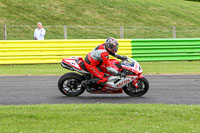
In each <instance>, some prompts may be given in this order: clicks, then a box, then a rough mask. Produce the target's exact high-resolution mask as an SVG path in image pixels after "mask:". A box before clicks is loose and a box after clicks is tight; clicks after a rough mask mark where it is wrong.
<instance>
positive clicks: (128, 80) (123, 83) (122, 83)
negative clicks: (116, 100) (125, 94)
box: [117, 79, 130, 87]
mask: <svg viewBox="0 0 200 133" xmlns="http://www.w3.org/2000/svg"><path fill="white" fill-rule="evenodd" d="M128 82H130V79H127V80H125V81H123V82H121V83H119V84H117V87H120V86H123V85H125V84H127V83H128Z"/></svg>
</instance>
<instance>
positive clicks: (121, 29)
mask: <svg viewBox="0 0 200 133" xmlns="http://www.w3.org/2000/svg"><path fill="white" fill-rule="evenodd" d="M120 38H121V39H123V38H124V26H123V25H121V26H120Z"/></svg>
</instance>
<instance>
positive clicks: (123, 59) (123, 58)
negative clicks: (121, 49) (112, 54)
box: [117, 55, 127, 61]
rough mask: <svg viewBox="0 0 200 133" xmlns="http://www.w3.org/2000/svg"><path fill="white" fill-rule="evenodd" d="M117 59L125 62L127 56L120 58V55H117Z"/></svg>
mask: <svg viewBox="0 0 200 133" xmlns="http://www.w3.org/2000/svg"><path fill="white" fill-rule="evenodd" d="M117 58H118V59H120V60H122V61H125V60H127V56H120V55H117Z"/></svg>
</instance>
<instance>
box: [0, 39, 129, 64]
mask: <svg viewBox="0 0 200 133" xmlns="http://www.w3.org/2000/svg"><path fill="white" fill-rule="evenodd" d="M103 42H104V39H102V40H97V39H95V40H48V41H46V40H45V41H35V40H33V41H0V64H35V63H59V62H61V59H63V58H68V57H71V56H81V57H85V55H86V54H87V53H89V52H90V51H91V50H92V49H94V48H95V47H96V46H98V45H99V44H102V43H103ZM119 43H120V51H119V54H123V55H127V56H130V57H131V56H132V51H131V40H119Z"/></svg>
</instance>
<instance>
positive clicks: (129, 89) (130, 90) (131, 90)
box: [123, 77, 149, 97]
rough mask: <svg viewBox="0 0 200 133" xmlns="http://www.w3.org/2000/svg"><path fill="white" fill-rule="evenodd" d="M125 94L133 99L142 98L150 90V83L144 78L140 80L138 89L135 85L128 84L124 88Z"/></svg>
mask: <svg viewBox="0 0 200 133" xmlns="http://www.w3.org/2000/svg"><path fill="white" fill-rule="evenodd" d="M123 90H124V92H125V93H126V94H127V95H129V96H131V97H140V96H142V95H144V94H146V93H147V91H148V90H149V82H148V80H147V79H146V78H145V77H143V78H140V79H138V88H136V87H135V86H134V85H133V83H130V84H128V85H127V86H125V87H123Z"/></svg>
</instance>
